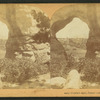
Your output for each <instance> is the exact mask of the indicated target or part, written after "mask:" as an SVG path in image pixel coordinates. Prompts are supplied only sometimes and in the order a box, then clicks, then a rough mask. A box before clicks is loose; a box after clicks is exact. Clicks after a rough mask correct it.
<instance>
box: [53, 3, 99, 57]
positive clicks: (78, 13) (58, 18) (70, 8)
mask: <svg viewBox="0 0 100 100" xmlns="http://www.w3.org/2000/svg"><path fill="white" fill-rule="evenodd" d="M98 9H99V6H98V5H95V4H94V5H93V4H90V5H87V4H84V6H82V5H81V4H80V5H78V4H77V5H67V6H65V7H63V8H61V9H59V10H58V11H56V12H55V13H54V15H53V17H52V19H51V20H52V21H51V31H52V32H51V34H52V36H54V37H55V34H56V32H57V31H59V30H60V29H62V28H63V27H64V26H65V25H66V24H68V23H69V22H71V20H72V19H73V18H74V17H78V18H80V19H81V20H83V21H84V22H85V23H87V25H88V26H89V28H90V33H89V39H88V41H87V44H86V45H87V53H86V57H89V58H91V57H92V58H94V56H95V51H96V50H99V47H97V45H98V42H97V40H98V39H97V40H96V39H95V40H94V38H99V37H98V36H99V30H100V28H99V24H100V23H99V22H98V20H99V19H98V18H99V16H100V15H97V11H98ZM93 44H94V45H93ZM97 48H98V49H97Z"/></svg>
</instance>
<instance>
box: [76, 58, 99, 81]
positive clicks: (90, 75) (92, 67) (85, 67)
mask: <svg viewBox="0 0 100 100" xmlns="http://www.w3.org/2000/svg"><path fill="white" fill-rule="evenodd" d="M78 67H79V70H80V71H81V73H83V74H84V76H83V77H82V79H83V80H86V81H90V82H99V81H100V59H97V58H96V59H86V58H84V59H82V60H80V62H79V64H78Z"/></svg>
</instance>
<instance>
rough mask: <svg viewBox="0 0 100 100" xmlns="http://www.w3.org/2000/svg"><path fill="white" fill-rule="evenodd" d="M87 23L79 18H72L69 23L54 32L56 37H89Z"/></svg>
mask: <svg viewBox="0 0 100 100" xmlns="http://www.w3.org/2000/svg"><path fill="white" fill-rule="evenodd" d="M89 30H90V29H89V27H88V25H87V24H86V23H85V22H83V21H82V20H80V19H79V18H74V19H73V20H72V21H71V22H70V23H69V24H67V25H66V26H65V27H64V28H63V29H61V30H59V31H58V32H57V33H56V37H57V38H88V37H89Z"/></svg>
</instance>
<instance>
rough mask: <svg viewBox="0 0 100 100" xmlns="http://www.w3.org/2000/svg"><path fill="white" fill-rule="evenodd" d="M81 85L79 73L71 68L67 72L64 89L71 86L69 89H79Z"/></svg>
mask: <svg viewBox="0 0 100 100" xmlns="http://www.w3.org/2000/svg"><path fill="white" fill-rule="evenodd" d="M81 86H82V82H81V79H80V74H79V73H78V71H77V70H75V69H73V70H71V71H70V72H69V74H68V77H67V81H66V85H65V86H64V89H67V88H71V89H80V88H81Z"/></svg>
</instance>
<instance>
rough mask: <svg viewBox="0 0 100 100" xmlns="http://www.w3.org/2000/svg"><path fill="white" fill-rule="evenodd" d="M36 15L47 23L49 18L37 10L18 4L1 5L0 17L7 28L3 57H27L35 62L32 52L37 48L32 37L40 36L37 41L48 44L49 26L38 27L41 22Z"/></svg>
mask: <svg viewBox="0 0 100 100" xmlns="http://www.w3.org/2000/svg"><path fill="white" fill-rule="evenodd" d="M34 14H35V15H34ZM38 14H40V15H41V16H42V18H44V21H45V19H46V22H48V23H49V18H48V17H47V16H46V14H44V12H42V11H41V10H40V9H39V8H36V7H32V6H29V5H20V4H8V5H6V4H2V6H1V7H0V17H1V18H2V21H3V22H4V23H5V24H6V25H7V26H8V27H9V36H8V40H7V43H6V55H5V57H7V58H11V59H13V58H22V57H27V58H32V60H35V58H34V50H35V49H37V48H35V47H34V43H36V41H35V39H34V36H36V35H37V34H38V36H39V34H40V35H41V36H42V37H43V38H42V39H41V38H40V37H38V40H39V41H40V42H48V39H49V37H48V35H49V30H50V29H49V28H50V27H49V24H48V27H45V26H42V25H41V26H39V23H40V22H41V20H40V18H39V16H38ZM37 18H38V19H37ZM41 23H43V22H41ZM44 27H45V28H44ZM41 30H42V32H41ZM45 38H46V39H45ZM43 39H45V41H43Z"/></svg>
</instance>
